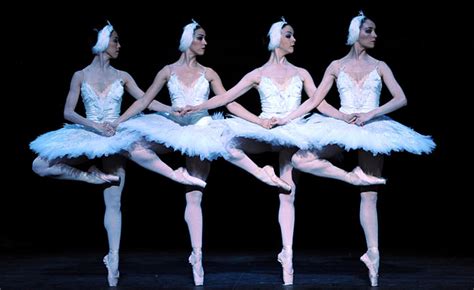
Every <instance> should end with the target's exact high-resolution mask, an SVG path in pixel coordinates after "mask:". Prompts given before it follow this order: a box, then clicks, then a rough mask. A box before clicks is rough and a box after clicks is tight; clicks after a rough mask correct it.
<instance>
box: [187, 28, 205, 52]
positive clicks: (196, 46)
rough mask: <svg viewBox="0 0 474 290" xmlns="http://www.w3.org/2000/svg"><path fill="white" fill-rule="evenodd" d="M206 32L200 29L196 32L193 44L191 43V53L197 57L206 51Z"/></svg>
mask: <svg viewBox="0 0 474 290" xmlns="http://www.w3.org/2000/svg"><path fill="white" fill-rule="evenodd" d="M206 45H207V41H206V31H204V29H202V28H198V29H196V30H195V31H194V38H193V42H192V43H191V47H190V49H191V51H193V52H194V53H195V54H196V55H203V54H204V51H205V50H206Z"/></svg>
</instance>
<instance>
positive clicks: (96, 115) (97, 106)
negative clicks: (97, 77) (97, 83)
mask: <svg viewBox="0 0 474 290" xmlns="http://www.w3.org/2000/svg"><path fill="white" fill-rule="evenodd" d="M123 92H124V88H123V81H122V80H121V79H117V80H115V81H113V82H112V83H111V84H110V85H109V86H108V87H107V88H106V89H105V90H104V91H103V92H97V91H96V90H95V89H94V88H93V87H92V86H91V85H89V84H88V83H87V82H85V81H84V82H82V85H81V95H82V101H83V102H84V107H85V109H86V116H87V119H89V120H91V121H94V122H105V121H108V122H112V121H114V120H115V119H117V118H118V117H119V115H120V106H121V104H122V96H123Z"/></svg>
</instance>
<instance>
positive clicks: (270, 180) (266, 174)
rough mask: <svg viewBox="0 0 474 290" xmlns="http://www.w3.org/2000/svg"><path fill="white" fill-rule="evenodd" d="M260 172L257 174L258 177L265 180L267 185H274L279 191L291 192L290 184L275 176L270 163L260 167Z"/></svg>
mask: <svg viewBox="0 0 474 290" xmlns="http://www.w3.org/2000/svg"><path fill="white" fill-rule="evenodd" d="M261 170H262V172H261V174H259V176H257V178H258V179H260V180H261V181H263V182H265V183H266V184H268V185H271V186H276V187H278V189H279V190H280V193H284V194H290V193H291V185H289V184H288V183H286V182H285V181H283V180H282V179H281V178H279V177H278V176H276V174H275V170H273V167H271V166H270V165H267V166H264V167H263V168H262V169H261Z"/></svg>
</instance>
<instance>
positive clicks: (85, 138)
mask: <svg viewBox="0 0 474 290" xmlns="http://www.w3.org/2000/svg"><path fill="white" fill-rule="evenodd" d="M123 92H124V90H123V85H122V81H121V80H120V79H118V80H116V81H114V82H112V83H111V85H110V86H109V88H108V89H107V90H106V92H105V95H102V94H98V93H96V92H95V91H94V89H93V88H92V87H91V86H90V85H89V84H87V83H86V82H83V83H82V85H81V96H82V100H83V102H84V106H85V110H86V115H87V118H88V119H89V120H92V121H94V122H99V123H100V122H105V121H109V122H112V121H114V120H115V119H117V118H118V116H119V113H120V104H121V102H122V95H123ZM125 123H126V122H125ZM139 138H140V135H139V134H137V133H134V132H125V131H124V130H119V131H118V132H117V133H116V134H115V135H114V136H111V137H105V136H101V135H99V134H97V133H96V132H93V131H91V130H89V129H87V128H86V127H84V126H82V125H77V124H74V125H71V124H67V125H65V126H64V127H63V128H61V129H59V130H55V131H51V132H48V133H45V134H43V135H41V136H39V137H38V138H36V139H35V140H34V141H33V142H31V143H30V149H31V150H33V151H34V152H36V153H37V154H38V155H39V156H41V157H43V158H46V159H49V160H51V159H55V158H59V157H69V158H73V157H79V156H87V157H88V158H95V157H102V156H108V155H112V154H117V153H119V152H121V151H122V150H127V149H128V148H130V147H131V145H132V144H133V143H134V142H135V141H137V140H139Z"/></svg>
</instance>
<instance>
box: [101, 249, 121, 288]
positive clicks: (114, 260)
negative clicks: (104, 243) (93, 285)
mask: <svg viewBox="0 0 474 290" xmlns="http://www.w3.org/2000/svg"><path fill="white" fill-rule="evenodd" d="M118 262H119V256H118V252H109V253H108V254H107V255H106V256H105V257H104V264H105V267H106V268H107V280H108V281H109V286H110V287H115V286H117V283H118V279H119V277H120V272H119V270H118Z"/></svg>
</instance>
